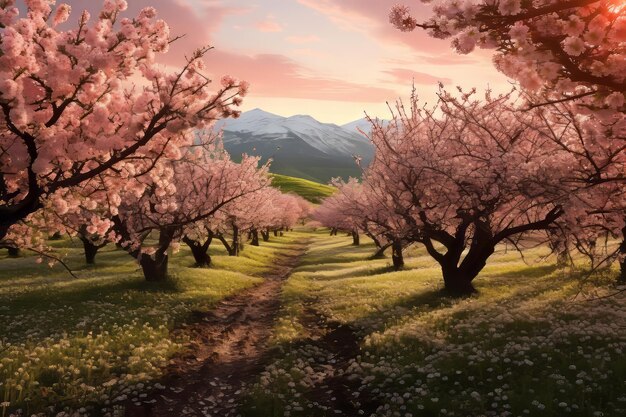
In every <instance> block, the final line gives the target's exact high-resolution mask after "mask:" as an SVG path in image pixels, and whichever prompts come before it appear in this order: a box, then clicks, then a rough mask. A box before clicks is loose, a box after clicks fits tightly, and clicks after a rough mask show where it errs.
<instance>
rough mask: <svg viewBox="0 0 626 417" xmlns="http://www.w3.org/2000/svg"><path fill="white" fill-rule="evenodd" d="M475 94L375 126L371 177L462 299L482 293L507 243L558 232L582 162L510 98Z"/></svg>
mask: <svg viewBox="0 0 626 417" xmlns="http://www.w3.org/2000/svg"><path fill="white" fill-rule="evenodd" d="M474 96H475V94H474V93H473V92H470V93H467V94H462V96H461V97H460V98H456V97H453V96H451V95H450V94H448V93H447V92H446V91H444V90H442V91H441V92H440V101H439V102H438V104H437V105H436V106H435V107H434V108H430V109H427V108H422V107H420V106H419V102H418V100H417V97H416V96H415V94H414V95H413V97H412V99H411V107H410V109H409V110H408V111H407V110H406V109H405V108H404V107H403V105H402V104H401V103H400V104H398V106H397V112H396V113H395V114H394V117H393V120H392V122H391V123H390V124H389V125H384V124H383V123H381V122H378V121H374V123H373V130H372V134H371V140H372V142H373V143H374V145H375V147H376V155H375V158H374V161H373V162H372V164H371V165H370V167H369V168H368V171H367V173H366V181H372V182H375V183H376V184H377V186H378V187H380V188H381V189H384V190H386V193H387V198H388V199H389V200H390V201H393V202H394V205H395V214H396V215H399V216H402V218H403V220H404V221H405V222H406V224H407V226H408V227H410V228H412V229H413V232H412V233H411V235H410V239H411V240H412V241H415V242H419V243H422V244H423V245H424V246H425V247H426V249H427V251H428V253H429V254H430V255H431V256H432V257H433V258H434V259H435V260H436V261H437V262H438V263H439V264H440V265H441V269H442V273H443V279H444V283H445V288H446V289H447V290H448V291H449V292H451V293H453V294H467V293H471V292H473V291H474V287H473V285H472V281H473V280H474V279H475V278H476V276H477V275H478V274H479V273H480V271H481V270H482V269H483V267H484V266H485V265H486V262H487V260H488V259H489V257H490V256H491V255H492V254H493V253H494V251H495V248H496V245H497V244H498V243H500V242H503V241H510V242H512V243H514V244H516V243H517V242H518V239H519V237H520V236H523V235H527V234H529V233H532V232H536V231H542V230H547V229H549V228H551V227H554V226H555V222H556V220H557V219H559V218H560V217H561V216H562V215H563V213H564V206H563V204H564V203H565V199H564V196H566V195H567V192H566V190H565V189H564V188H563V187H564V186H563V184H562V182H561V181H560V179H561V178H563V175H564V173H565V172H566V171H567V169H568V168H567V167H568V164H569V165H571V164H572V163H573V160H572V158H571V156H570V154H569V153H567V152H562V151H560V150H559V148H558V147H557V146H555V145H554V143H553V142H552V141H550V140H549V139H547V138H545V137H544V136H543V135H540V134H538V133H536V132H535V131H534V130H532V129H529V128H528V127H527V124H530V123H533V122H532V121H530V120H529V121H527V123H520V122H519V117H520V116H519V115H517V114H516V113H515V111H513V110H512V109H511V104H510V102H509V100H510V98H509V96H500V97H497V98H492V97H491V96H490V95H489V94H486V97H485V99H484V100H477V99H475V98H474ZM525 116H526V117H528V118H535V117H536V116H535V115H534V114H533V113H525Z"/></svg>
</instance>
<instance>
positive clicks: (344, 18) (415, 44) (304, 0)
mask: <svg viewBox="0 0 626 417" xmlns="http://www.w3.org/2000/svg"><path fill="white" fill-rule="evenodd" d="M298 2H299V3H300V4H302V5H304V6H306V7H308V8H310V9H313V10H316V11H317V12H319V13H322V14H324V15H326V16H327V17H328V18H329V19H330V20H331V21H332V22H334V23H335V25H337V26H338V27H340V28H345V29H347V30H354V31H359V32H363V33H367V34H369V35H371V37H373V38H375V39H377V40H379V41H381V42H383V43H386V44H394V45H405V46H407V47H409V48H411V49H413V50H414V51H418V52H421V53H441V51H442V50H444V51H445V50H446V49H450V46H449V45H450V42H449V41H447V40H443V41H442V40H438V39H433V38H431V37H430V36H428V34H427V33H426V32H425V31H423V30H419V29H418V30H415V31H414V32H408V33H407V32H401V31H399V30H397V29H396V28H394V27H393V26H392V25H391V24H390V23H389V19H388V16H389V11H390V10H391V7H392V6H393V5H395V4H397V3H398V1H397V0H298ZM411 6H412V11H413V14H414V15H415V16H416V17H417V19H418V20H420V19H421V18H424V19H425V18H426V17H428V16H429V14H430V6H427V5H424V4H421V3H420V2H418V1H413V2H411ZM450 53H452V52H450Z"/></svg>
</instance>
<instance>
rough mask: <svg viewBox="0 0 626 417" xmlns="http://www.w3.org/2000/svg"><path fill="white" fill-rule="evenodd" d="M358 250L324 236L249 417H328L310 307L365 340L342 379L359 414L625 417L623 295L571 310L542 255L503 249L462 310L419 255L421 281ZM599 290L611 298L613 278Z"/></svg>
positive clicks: (566, 291) (302, 275) (565, 281)
mask: <svg viewBox="0 0 626 417" xmlns="http://www.w3.org/2000/svg"><path fill="white" fill-rule="evenodd" d="M350 243H351V239H350V238H348V237H341V236H340V237H329V236H327V235H326V234H324V233H323V232H321V231H320V232H318V234H317V235H316V236H315V238H314V243H313V246H312V248H311V249H310V250H309V251H308V253H307V255H306V257H305V258H304V259H303V264H302V266H300V267H299V268H298V269H297V270H296V271H297V272H296V273H295V274H294V275H292V277H291V278H290V280H289V282H288V284H287V286H286V288H285V290H284V295H283V297H284V303H283V305H284V308H283V313H282V317H281V318H280V320H279V321H278V324H277V327H276V332H275V337H274V343H276V344H277V345H278V346H281V351H282V352H284V354H283V356H282V357H281V358H279V359H277V360H276V361H275V362H274V363H273V364H271V365H270V366H269V367H268V368H267V372H266V374H265V376H264V377H263V378H262V379H261V380H260V381H259V383H258V384H257V386H256V387H255V389H254V390H253V393H252V394H251V396H250V398H249V402H248V405H249V408H248V409H247V412H246V413H245V415H246V416H264V417H269V416H282V415H283V413H284V412H285V411H287V410H290V411H289V412H290V414H289V415H290V416H292V417H296V416H306V417H311V416H324V415H328V412H329V410H324V409H323V406H318V405H316V404H314V403H313V402H314V401H315V400H316V399H319V398H315V394H311V392H320V390H322V391H323V390H324V389H327V388H324V387H323V385H321V387H320V383H319V382H318V383H315V382H314V381H316V380H317V381H319V380H320V379H323V378H325V376H326V375H328V374H329V373H330V372H329V371H328V370H329V369H332V368H333V366H334V365H333V364H334V355H333V354H332V352H329V351H324V350H323V349H322V350H320V347H319V344H316V343H312V342H310V341H307V338H308V337H309V336H310V334H309V333H308V332H307V327H306V323H307V322H310V317H309V318H308V319H307V314H308V313H307V306H308V308H309V309H310V308H314V309H316V310H317V311H319V312H320V313H321V314H322V315H323V316H324V317H326V320H328V321H331V322H339V323H343V324H347V325H349V326H351V327H352V328H354V329H355V330H356V332H357V335H358V337H359V339H360V346H361V351H360V352H358V351H357V352H355V353H354V358H353V359H352V362H351V366H350V368H349V369H348V370H347V371H346V374H345V381H350V380H353V381H359V382H358V383H357V386H358V389H354V388H352V389H353V393H354V395H353V396H352V398H354V400H353V401H354V403H355V404H356V407H357V408H359V407H360V406H361V404H362V403H366V402H368V401H371V400H373V401H374V402H375V403H377V405H382V406H383V407H386V408H385V409H384V410H383V409H379V411H378V412H377V413H376V415H380V416H412V417H417V416H423V417H430V416H450V415H454V416H464V417H465V416H483V415H494V416H500V415H502V416H505V415H510V416H527V415H528V416H554V417H556V416H563V415H570V416H616V417H617V416H620V415H626V395H624V389H625V388H626V382H625V381H626V358H625V357H624V350H625V349H626V339H625V338H624V337H623V330H620V329H623V328H624V327H625V326H626V303H625V302H624V301H626V299H625V298H626V297H624V295H623V294H622V295H621V296H619V297H613V298H608V299H605V300H601V301H593V302H582V303H580V302H573V301H572V297H573V296H574V295H575V294H576V293H577V292H578V290H579V283H580V281H579V280H576V279H574V278H572V276H571V275H569V274H565V273H564V272H562V271H559V270H557V268H556V267H555V266H554V265H553V263H552V261H553V259H551V258H548V259H547V260H545V259H544V258H543V256H544V255H546V251H545V249H542V248H539V249H533V250H528V251H527V252H526V253H525V257H526V261H527V262H528V263H525V262H524V261H523V260H522V259H521V258H520V256H519V255H518V254H517V253H515V252H514V251H513V252H512V251H508V252H507V251H506V250H505V249H504V248H500V250H499V251H498V252H497V253H496V254H495V255H494V256H493V258H492V259H491V260H490V263H489V264H488V266H487V267H486V268H485V270H484V272H483V273H482V274H481V276H480V277H479V278H478V279H477V282H476V284H477V288H478V290H479V291H480V294H479V295H478V296H477V297H474V298H471V299H467V300H454V299H450V298H446V297H444V296H443V295H442V294H441V292H440V288H441V275H440V271H439V268H438V267H437V265H436V264H434V262H433V261H432V260H431V259H430V258H429V257H428V256H427V254H426V253H425V252H424V250H423V249H411V250H410V255H411V256H410V258H409V259H408V262H407V266H408V268H410V269H408V270H405V271H400V272H392V271H391V270H390V261H389V260H387V259H383V260H375V261H370V260H366V258H367V256H368V255H370V254H371V253H372V252H373V250H374V247H373V245H372V244H371V243H366V244H365V245H362V246H361V247H353V246H351V245H350ZM599 279H600V278H599ZM603 279H608V278H606V277H605V278H603ZM588 284H589V288H592V289H594V290H598V291H599V292H600V293H603V292H604V291H605V289H604V286H605V285H606V282H605V281H603V280H602V279H600V281H598V282H593V283H591V282H589V283H588ZM334 373H335V375H337V372H336V371H335V372H334ZM346 384H348V385H349V383H347V382H346ZM323 392H326V391H323ZM327 395H328V396H329V397H330V396H332V395H333V394H332V393H328V394H327ZM311 398H312V399H311ZM370 412H371V410H370V411H369V412H364V414H365V415H370V414H369V413H370ZM330 413H331V414H332V410H330ZM507 413H511V414H507ZM622 413H625V414H622Z"/></svg>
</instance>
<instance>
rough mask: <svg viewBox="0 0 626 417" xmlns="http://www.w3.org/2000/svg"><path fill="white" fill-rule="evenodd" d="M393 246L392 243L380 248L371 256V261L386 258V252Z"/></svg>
mask: <svg viewBox="0 0 626 417" xmlns="http://www.w3.org/2000/svg"><path fill="white" fill-rule="evenodd" d="M391 245H392V243H387V244H385V245H382V246H380V247H379V248H378V250H377V251H376V252H375V253H374V254H373V255H372V256H370V259H380V258H384V257H385V251H386V250H387V249H388V248H390V247H391Z"/></svg>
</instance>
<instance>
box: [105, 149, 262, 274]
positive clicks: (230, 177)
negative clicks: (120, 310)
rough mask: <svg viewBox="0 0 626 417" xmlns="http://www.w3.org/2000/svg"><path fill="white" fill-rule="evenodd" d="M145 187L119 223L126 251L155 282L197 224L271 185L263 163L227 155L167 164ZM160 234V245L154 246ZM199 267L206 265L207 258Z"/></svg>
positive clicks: (131, 195) (127, 201) (127, 203)
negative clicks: (153, 237) (155, 236)
mask: <svg viewBox="0 0 626 417" xmlns="http://www.w3.org/2000/svg"><path fill="white" fill-rule="evenodd" d="M140 181H141V182H145V181H148V183H147V184H144V191H143V192H142V193H141V194H135V191H129V192H128V193H126V194H124V199H123V203H122V204H121V205H120V210H119V213H117V214H116V215H114V217H113V222H114V225H115V226H114V229H115V231H116V233H117V234H118V235H119V236H120V240H121V244H122V246H123V247H124V248H125V249H126V250H127V251H128V253H129V254H131V255H132V256H133V257H135V258H136V259H137V260H138V261H139V263H140V265H141V267H142V269H143V272H144V276H145V277H146V279H147V280H149V281H160V280H163V279H165V278H166V277H167V264H168V250H169V249H170V248H172V249H176V248H177V247H178V246H179V241H180V240H181V239H183V236H187V238H188V240H191V239H192V237H191V228H193V227H197V223H202V222H206V221H207V220H209V219H211V218H212V217H213V216H215V215H216V213H218V211H220V210H221V209H222V208H224V207H226V206H227V205H228V204H230V203H233V202H234V201H235V200H238V199H244V198H245V197H246V196H248V195H251V194H254V193H255V192H258V191H260V190H262V189H265V188H267V187H269V185H270V180H269V177H268V175H267V166H261V167H259V158H257V157H250V156H246V155H244V156H243V158H242V161H241V162H240V163H235V162H233V161H231V160H230V157H229V155H228V154H227V153H226V152H224V151H223V150H221V149H218V150H213V151H212V152H211V153H210V154H209V153H207V152H206V151H204V150H197V152H196V153H195V154H194V155H189V154H188V155H186V156H185V158H183V159H181V160H178V161H170V160H165V161H164V162H162V163H160V164H158V166H156V167H155V168H154V169H153V170H152V171H150V173H149V174H148V175H147V176H145V178H144V177H142V178H141V179H140ZM204 225H205V226H206V223H204ZM154 233H157V234H158V239H157V242H156V243H152V242H151V241H150V240H149V238H150V236H151V234H154ZM202 246H204V244H203V245H202ZM206 247H207V249H208V245H206ZM196 255H197V253H196V254H194V256H196ZM196 261H197V262H198V261H199V262H198V263H199V264H200V265H202V264H203V259H201V258H196Z"/></svg>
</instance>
